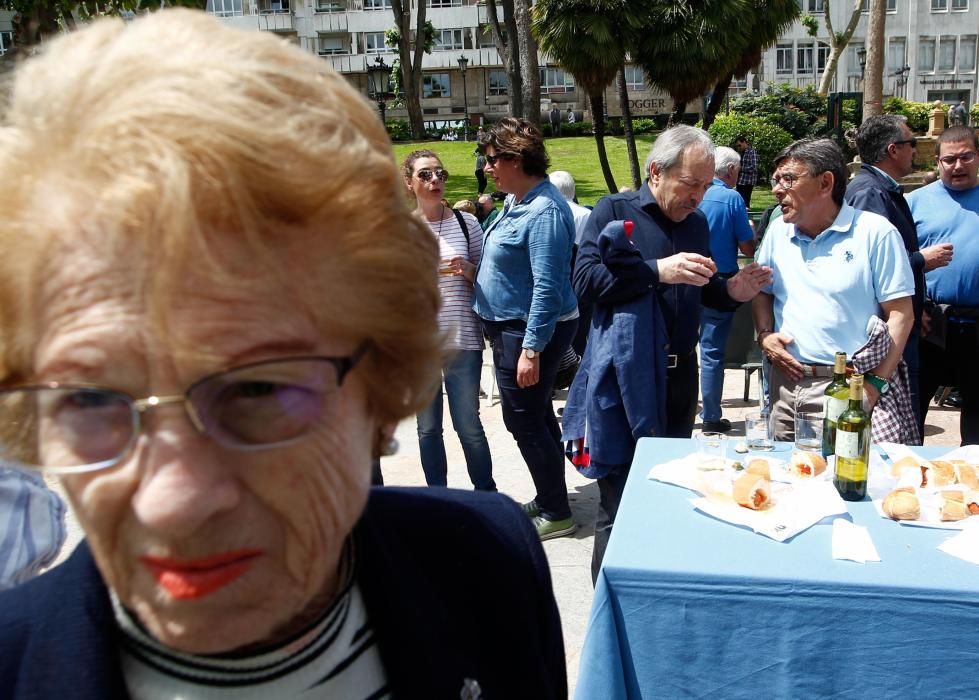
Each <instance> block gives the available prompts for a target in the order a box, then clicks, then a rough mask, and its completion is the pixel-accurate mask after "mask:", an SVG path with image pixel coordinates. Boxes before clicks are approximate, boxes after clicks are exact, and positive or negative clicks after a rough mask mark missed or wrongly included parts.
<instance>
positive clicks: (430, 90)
mask: <svg viewBox="0 0 979 700" xmlns="http://www.w3.org/2000/svg"><path fill="white" fill-rule="evenodd" d="M422 97H452V93H451V92H450V91H449V74H448V73H426V74H425V75H423V76H422Z"/></svg>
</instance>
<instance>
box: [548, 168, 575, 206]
mask: <svg viewBox="0 0 979 700" xmlns="http://www.w3.org/2000/svg"><path fill="white" fill-rule="evenodd" d="M547 179H548V180H550V181H551V184H552V185H554V186H555V187H557V189H558V192H560V193H561V196H563V197H564V198H565V199H566V200H568V201H569V202H571V201H574V190H575V188H574V178H573V177H571V173H569V172H567V171H565V170H555V171H554V172H552V173H551V174H550V175H548V176H547Z"/></svg>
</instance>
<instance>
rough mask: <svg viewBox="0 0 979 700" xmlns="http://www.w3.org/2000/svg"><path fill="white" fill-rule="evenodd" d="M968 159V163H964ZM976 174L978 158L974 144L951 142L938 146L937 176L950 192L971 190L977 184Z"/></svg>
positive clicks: (978, 165) (969, 142)
mask: <svg viewBox="0 0 979 700" xmlns="http://www.w3.org/2000/svg"><path fill="white" fill-rule="evenodd" d="M969 159H971V161H970V162H968V163H967V162H965V161H966V160H969ZM946 161H948V162H946ZM977 173H979V158H977V157H976V148H975V144H974V143H972V142H971V141H952V142H950V143H941V144H939V145H938V175H939V177H941V178H942V182H943V183H945V186H946V187H948V188H949V189H950V190H957V191H964V190H971V189H972V188H973V187H975V186H976V184H977V182H979V176H977Z"/></svg>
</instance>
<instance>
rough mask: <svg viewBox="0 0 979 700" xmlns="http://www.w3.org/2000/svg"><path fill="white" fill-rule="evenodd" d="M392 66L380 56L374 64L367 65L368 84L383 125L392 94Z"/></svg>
mask: <svg viewBox="0 0 979 700" xmlns="http://www.w3.org/2000/svg"><path fill="white" fill-rule="evenodd" d="M391 70H392V68H391V66H389V65H388V64H387V63H385V62H384V59H383V58H381V57H380V56H378V57H377V58H376V59H375V60H374V62H373V63H368V64H367V82H368V84H369V88H370V90H371V92H372V93H373V94H374V99H375V100H377V110H378V111H379V112H380V113H381V123H382V124H383V123H384V110H385V109H387V104H386V101H387V99H388V97H389V96H390V94H391Z"/></svg>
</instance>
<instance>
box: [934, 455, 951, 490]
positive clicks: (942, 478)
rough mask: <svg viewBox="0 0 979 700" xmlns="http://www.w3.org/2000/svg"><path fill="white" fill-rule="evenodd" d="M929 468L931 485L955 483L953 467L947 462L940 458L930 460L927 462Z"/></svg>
mask: <svg viewBox="0 0 979 700" xmlns="http://www.w3.org/2000/svg"><path fill="white" fill-rule="evenodd" d="M929 467H930V469H931V479H929V481H931V485H932V486H948V485H949V484H954V483H955V467H953V466H952V465H951V464H950V463H949V462H944V461H942V460H932V461H931V462H930V464H929Z"/></svg>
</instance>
